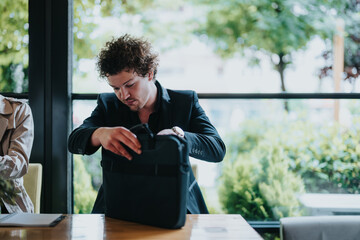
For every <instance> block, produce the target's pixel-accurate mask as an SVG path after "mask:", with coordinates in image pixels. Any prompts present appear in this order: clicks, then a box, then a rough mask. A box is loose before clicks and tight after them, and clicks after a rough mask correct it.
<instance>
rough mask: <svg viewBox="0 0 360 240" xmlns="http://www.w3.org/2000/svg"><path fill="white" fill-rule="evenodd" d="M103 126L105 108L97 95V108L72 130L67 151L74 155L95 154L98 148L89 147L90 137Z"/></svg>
mask: <svg viewBox="0 0 360 240" xmlns="http://www.w3.org/2000/svg"><path fill="white" fill-rule="evenodd" d="M104 125H105V107H104V104H103V101H101V97H100V95H99V97H98V101H97V106H96V108H95V109H94V111H93V112H92V113H91V116H90V117H88V118H87V119H85V120H84V122H83V124H81V125H80V126H79V127H78V128H76V129H74V130H73V131H72V132H71V134H70V136H69V140H68V149H69V151H70V152H71V153H74V154H83V155H84V154H87V155H91V154H93V153H95V152H96V151H97V150H98V149H99V147H93V146H91V145H90V140H91V135H92V134H93V133H94V131H95V130H96V129H98V128H99V127H102V126H104Z"/></svg>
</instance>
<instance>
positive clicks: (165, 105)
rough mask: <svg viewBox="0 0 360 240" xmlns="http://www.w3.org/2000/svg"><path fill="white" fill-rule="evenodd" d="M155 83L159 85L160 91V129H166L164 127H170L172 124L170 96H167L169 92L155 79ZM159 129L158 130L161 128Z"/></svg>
mask: <svg viewBox="0 0 360 240" xmlns="http://www.w3.org/2000/svg"><path fill="white" fill-rule="evenodd" d="M156 83H157V84H158V85H159V88H158V89H159V90H160V91H161V108H162V109H161V111H163V112H162V114H161V116H162V119H161V122H162V126H161V127H162V129H166V128H171V127H173V126H172V122H173V121H172V120H173V119H172V116H173V114H172V111H173V109H172V104H171V99H170V96H169V93H168V91H167V90H166V89H165V88H163V87H162V86H161V85H160V83H159V82H157V81H156ZM162 129H160V130H162Z"/></svg>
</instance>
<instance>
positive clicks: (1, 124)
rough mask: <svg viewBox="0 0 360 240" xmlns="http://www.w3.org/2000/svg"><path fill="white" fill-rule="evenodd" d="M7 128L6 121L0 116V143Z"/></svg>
mask: <svg viewBox="0 0 360 240" xmlns="http://www.w3.org/2000/svg"><path fill="white" fill-rule="evenodd" d="M7 126H8V120H7V119H6V118H3V117H1V116H0V142H1V139H2V138H3V137H4V134H5V131H6V129H7Z"/></svg>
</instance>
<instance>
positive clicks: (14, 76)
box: [0, 0, 29, 93]
mask: <svg viewBox="0 0 360 240" xmlns="http://www.w3.org/2000/svg"><path fill="white" fill-rule="evenodd" d="M0 12H1V16H0V19H1V20H0V92H15V93H23V92H27V91H28V85H29V80H28V67H29V51H28V45H29V33H28V30H29V23H28V15H29V14H28V0H19V1H12V0H2V1H1V3H0Z"/></svg>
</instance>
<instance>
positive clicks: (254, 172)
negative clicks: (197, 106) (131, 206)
mask: <svg viewBox="0 0 360 240" xmlns="http://www.w3.org/2000/svg"><path fill="white" fill-rule="evenodd" d="M200 103H201V105H202V107H203V108H204V110H205V111H206V113H207V115H208V117H209V118H210V120H211V122H212V123H213V124H214V125H215V127H216V128H217V130H218V131H219V134H220V135H221V136H222V138H223V140H224V141H225V144H226V147H227V152H226V156H225V159H224V161H223V162H222V163H220V164H213V163H207V162H204V161H200V160H196V159H191V163H192V165H193V166H194V165H196V169H197V179H198V182H199V185H200V187H201V189H202V191H203V194H204V197H205V199H206V203H207V206H208V208H209V210H210V212H211V213H238V214H241V215H242V216H244V217H245V218H246V219H247V220H260V221H263V220H278V219H279V218H280V217H284V216H298V215H336V214H352V215H354V214H360V195H359V189H360V148H359V142H360V111H359V109H360V100H341V101H338V100H329V99H305V100H287V101H284V100H278V99H271V100H270V99H253V100H251V99H245V100H244V99H233V100H229V99H226V100H225V99H224V100H221V99H217V100H215V99H211V100H210V99H201V100H200ZM95 104H96V103H95V101H74V118H73V119H74V124H75V125H78V124H80V123H81V122H82V120H83V119H84V118H85V117H87V116H88V115H90V113H91V111H92V109H93V108H94V107H95ZM285 106H287V108H288V109H289V110H288V111H285V110H284V109H285ZM100 157H101V156H100V154H99V153H96V154H95V155H92V156H88V157H84V156H79V157H76V159H78V160H76V161H78V162H75V164H79V165H80V164H82V165H84V166H85V167H82V168H86V172H87V175H86V177H83V178H82V179H81V181H83V182H84V184H85V183H86V182H91V183H92V185H91V191H94V190H97V189H98V187H99V184H100V182H101V170H100V164H99V162H100ZM84 172H85V170H84ZM77 174H79V173H77V172H76V169H75V171H74V176H75V178H76V175H77ZM84 176H85V174H84ZM89 176H91V179H92V180H91V181H90V180H89V179H86V178H89ZM74 184H75V182H74ZM76 184H79V182H78V183H76ZM77 191H78V192H77ZM80 191H81V192H86V191H84V189H81V190H80V189H77V188H76V187H75V199H77V198H76V196H77V194H80ZM89 195H90V194H89ZM91 197H92V198H91V199H90V196H83V199H81V201H79V202H77V201H75V205H76V204H80V203H82V202H89V204H90V203H93V202H94V199H95V197H94V196H91ZM87 199H90V200H87ZM324 199H326V201H324ZM81 207H82V206H81V205H79V206H78V205H76V206H75V209H80V211H83V212H86V211H87V210H81ZM87 209H89V207H88V208H87Z"/></svg>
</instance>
